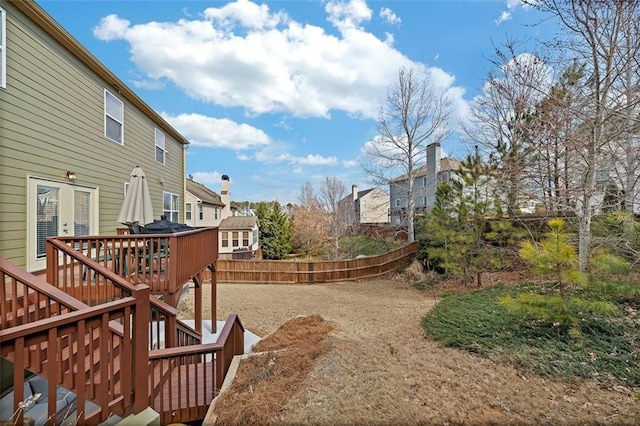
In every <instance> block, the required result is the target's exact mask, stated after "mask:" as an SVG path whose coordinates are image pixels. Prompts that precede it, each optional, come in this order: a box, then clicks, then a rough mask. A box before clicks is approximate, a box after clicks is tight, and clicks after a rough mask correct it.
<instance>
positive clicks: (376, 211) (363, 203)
mask: <svg viewBox="0 0 640 426" xmlns="http://www.w3.org/2000/svg"><path fill="white" fill-rule="evenodd" d="M340 204H341V206H343V207H344V208H346V209H348V210H349V211H351V212H352V214H350V218H351V222H352V223H353V224H357V225H364V224H374V225H378V224H387V223H389V195H388V194H386V193H385V192H384V191H383V190H381V189H380V188H370V189H365V190H364V191H358V186H357V185H352V186H351V194H350V195H348V196H346V197H345V198H343V199H342V200H340Z"/></svg>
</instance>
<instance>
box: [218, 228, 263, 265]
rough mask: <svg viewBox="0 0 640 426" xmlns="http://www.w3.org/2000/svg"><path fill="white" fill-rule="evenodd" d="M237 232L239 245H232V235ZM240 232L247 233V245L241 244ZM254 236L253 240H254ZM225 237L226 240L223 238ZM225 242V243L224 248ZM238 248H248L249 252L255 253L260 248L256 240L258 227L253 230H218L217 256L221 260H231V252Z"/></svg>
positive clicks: (258, 241) (257, 239)
mask: <svg viewBox="0 0 640 426" xmlns="http://www.w3.org/2000/svg"><path fill="white" fill-rule="evenodd" d="M233 232H238V233H239V234H238V238H239V244H238V245H237V246H234V245H233V237H232V233H233ZM242 232H248V233H249V245H244V244H243V242H242ZM254 235H255V238H254ZM225 237H226V238H225ZM225 241H227V243H226V246H225ZM238 248H248V249H249V251H251V252H256V251H257V250H258V249H259V248H260V240H259V238H258V225H257V224H256V226H254V227H253V228H237V229H220V230H219V231H218V254H219V257H220V258H221V259H231V257H232V253H233V250H235V249H238Z"/></svg>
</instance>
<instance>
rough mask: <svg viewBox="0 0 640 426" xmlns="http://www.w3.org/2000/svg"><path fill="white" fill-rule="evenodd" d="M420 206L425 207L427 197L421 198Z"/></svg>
mask: <svg viewBox="0 0 640 426" xmlns="http://www.w3.org/2000/svg"><path fill="white" fill-rule="evenodd" d="M422 205H423V206H424V207H427V197H422Z"/></svg>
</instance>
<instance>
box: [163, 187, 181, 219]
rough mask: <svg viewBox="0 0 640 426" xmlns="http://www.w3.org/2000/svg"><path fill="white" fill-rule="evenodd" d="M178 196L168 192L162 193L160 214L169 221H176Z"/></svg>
mask: <svg viewBox="0 0 640 426" xmlns="http://www.w3.org/2000/svg"><path fill="white" fill-rule="evenodd" d="M178 201H179V197H178V195H177V194H172V193H170V192H163V193H162V214H163V215H164V216H166V217H167V220H170V221H171V222H178V221H179V218H178V215H179V214H180V210H179V209H178Z"/></svg>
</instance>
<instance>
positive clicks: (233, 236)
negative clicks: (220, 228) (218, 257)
mask: <svg viewBox="0 0 640 426" xmlns="http://www.w3.org/2000/svg"><path fill="white" fill-rule="evenodd" d="M231 246H232V247H239V246H240V243H239V242H238V231H233V232H232V233H231Z"/></svg>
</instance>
